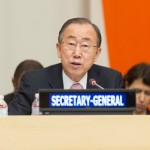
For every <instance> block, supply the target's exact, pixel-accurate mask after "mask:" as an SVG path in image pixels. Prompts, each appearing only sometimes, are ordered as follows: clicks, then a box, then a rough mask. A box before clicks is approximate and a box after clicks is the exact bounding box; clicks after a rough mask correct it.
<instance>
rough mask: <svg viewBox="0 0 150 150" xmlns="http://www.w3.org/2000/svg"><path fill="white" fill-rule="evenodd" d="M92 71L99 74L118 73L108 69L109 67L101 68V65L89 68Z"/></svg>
mask: <svg viewBox="0 0 150 150" xmlns="http://www.w3.org/2000/svg"><path fill="white" fill-rule="evenodd" d="M91 69H92V70H95V71H96V72H100V73H115V74H116V73H117V74H118V73H119V74H120V72H119V71H118V70H115V69H113V68H109V67H106V66H101V65H97V64H94V65H93V66H92V68H91Z"/></svg>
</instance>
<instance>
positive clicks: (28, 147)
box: [0, 115, 150, 150]
mask: <svg viewBox="0 0 150 150" xmlns="http://www.w3.org/2000/svg"><path fill="white" fill-rule="evenodd" d="M0 135H1V136H0V143H1V144H0V149H1V150H110V149H111V150H141V149H143V150H149V149H150V117H149V116H132V115H131V116H123V115H121V116H115V115H113V116H107V115H106V116H105V115H104V116H103V115H98V116H94V115H93V116H92V115H91V116H86V115H85V116H71V115H68V116H67V115H66V116H8V117H0Z"/></svg>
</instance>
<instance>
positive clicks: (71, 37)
mask: <svg viewBox="0 0 150 150" xmlns="http://www.w3.org/2000/svg"><path fill="white" fill-rule="evenodd" d="M67 39H76V37H75V36H73V35H69V36H68V37H67Z"/></svg>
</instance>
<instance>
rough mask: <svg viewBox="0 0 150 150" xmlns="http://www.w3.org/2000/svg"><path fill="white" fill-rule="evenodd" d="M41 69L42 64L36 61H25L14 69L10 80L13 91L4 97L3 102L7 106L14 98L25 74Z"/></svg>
mask: <svg viewBox="0 0 150 150" xmlns="http://www.w3.org/2000/svg"><path fill="white" fill-rule="evenodd" d="M42 68H43V66H42V64H41V63H40V62H38V61H36V60H31V59H27V60H24V61H22V62H21V63H20V64H19V65H18V66H17V67H16V70H15V72H14V76H13V78H12V84H13V87H14V91H13V92H11V93H9V94H6V95H4V100H5V101H6V103H7V104H9V103H10V102H11V101H12V100H13V99H14V96H15V94H16V92H17V90H18V89H19V86H20V79H21V77H22V75H23V74H24V73H25V72H27V71H32V70H37V69H42Z"/></svg>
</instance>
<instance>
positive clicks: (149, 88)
mask: <svg viewBox="0 0 150 150" xmlns="http://www.w3.org/2000/svg"><path fill="white" fill-rule="evenodd" d="M123 85H124V87H125V88H127V89H135V90H136V111H135V112H134V113H133V114H136V115H146V114H148V113H149V112H148V105H149V103H150V64H148V63H144V62H142V63H139V64H136V65H134V66H133V67H131V68H130V69H129V70H128V72H127V73H126V74H125V75H124V77H123Z"/></svg>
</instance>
